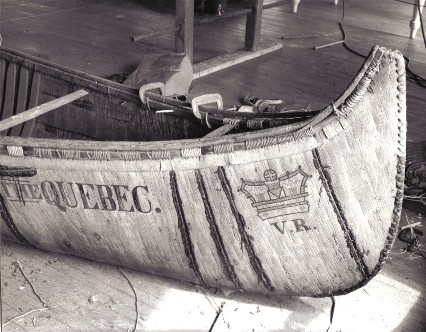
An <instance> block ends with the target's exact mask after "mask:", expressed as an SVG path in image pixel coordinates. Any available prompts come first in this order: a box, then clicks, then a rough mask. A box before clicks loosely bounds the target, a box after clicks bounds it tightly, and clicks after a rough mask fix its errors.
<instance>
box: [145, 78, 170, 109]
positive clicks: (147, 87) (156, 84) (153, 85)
mask: <svg viewBox="0 0 426 332" xmlns="http://www.w3.org/2000/svg"><path fill="white" fill-rule="evenodd" d="M155 89H160V91H161V95H163V96H164V95H165V94H164V83H162V82H154V83H149V84H145V85H142V86H141V88H140V89H139V98H140V99H141V101H142V103H143V104H144V105H146V98H145V92H146V91H149V90H155Z"/></svg>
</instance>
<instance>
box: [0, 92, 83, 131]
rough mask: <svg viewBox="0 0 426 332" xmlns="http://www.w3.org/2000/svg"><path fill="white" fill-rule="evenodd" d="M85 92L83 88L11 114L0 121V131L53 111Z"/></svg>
mask: <svg viewBox="0 0 426 332" xmlns="http://www.w3.org/2000/svg"><path fill="white" fill-rule="evenodd" d="M87 94H88V92H86V91H84V90H78V91H76V92H73V93H70V94H69V95H66V96H63V97H60V98H57V99H54V100H51V101H49V102H47V103H44V104H42V105H40V106H37V107H34V108H31V109H29V110H28V111H25V112H22V113H20V114H16V115H13V116H11V117H9V118H7V119H5V120H2V121H0V132H1V131H3V130H6V129H9V128H12V127H14V126H16V125H18V124H21V123H23V122H26V121H28V120H31V119H34V118H36V117H38V116H40V115H42V114H45V113H47V112H50V111H53V110H55V109H57V108H58V107H61V106H64V105H66V104H69V103H71V102H73V101H74V100H76V99H79V98H81V97H83V96H85V95H87Z"/></svg>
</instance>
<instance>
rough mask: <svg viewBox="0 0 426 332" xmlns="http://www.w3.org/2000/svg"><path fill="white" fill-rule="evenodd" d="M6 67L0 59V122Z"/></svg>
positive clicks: (4, 92) (4, 62)
mask: <svg viewBox="0 0 426 332" xmlns="http://www.w3.org/2000/svg"><path fill="white" fill-rule="evenodd" d="M6 67H7V62H6V61H5V60H4V59H0V75H1V76H0V120H1V119H2V113H3V112H2V110H3V102H4V95H5V94H6V91H5V87H6V84H5V82H6Z"/></svg>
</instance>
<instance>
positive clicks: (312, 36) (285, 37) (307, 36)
mask: <svg viewBox="0 0 426 332" xmlns="http://www.w3.org/2000/svg"><path fill="white" fill-rule="evenodd" d="M315 37H319V35H305V36H282V37H281V39H300V38H315Z"/></svg>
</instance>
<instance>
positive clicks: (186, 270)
mask: <svg viewBox="0 0 426 332" xmlns="http://www.w3.org/2000/svg"><path fill="white" fill-rule="evenodd" d="M378 54H379V55H380V57H378V56H377V55H378ZM377 58H378V59H377ZM401 66H402V67H401ZM379 69H380V70H379ZM404 73H405V72H404V67H403V59H402V57H401V56H400V55H399V54H398V53H396V52H392V51H386V50H384V49H376V51H375V52H373V54H372V55H371V56H370V59H369V61H368V63H367V65H366V66H365V67H364V72H363V73H362V75H361V76H360V80H359V82H358V83H357V84H356V87H355V89H354V90H353V92H352V93H351V94H350V95H349V96H348V97H346V98H345V100H344V101H343V102H342V103H341V104H340V105H337V111H336V112H335V113H336V114H333V115H331V116H330V117H328V118H327V119H326V120H325V121H324V122H322V123H321V125H320V126H319V127H318V126H317V127H315V126H314V127H310V128H308V130H307V131H305V132H304V134H303V135H297V137H296V136H294V135H292V136H289V135H288V134H285V135H282V136H280V134H279V133H280V131H279V130H280V129H279V128H277V129H272V130H271V134H270V135H269V136H268V135H266V136H265V135H264V136H263V137H262V136H259V137H258V136H256V135H260V134H256V133H251V134H247V135H246V136H244V137H243V138H240V136H232V135H231V136H230V137H231V140H230V141H228V143H226V144H225V143H223V142H222V141H221V142H219V143H218V141H217V140H215V139H212V140H208V141H205V142H202V141H199V142H195V143H194V142H190V143H188V144H195V146H193V145H190V146H188V147H186V148H183V147H181V148H180V149H177V150H178V152H176V151H177V150H174V151H172V152H170V151H169V152H165V150H163V151H162V152H161V151H137V149H136V151H134V150H135V149H134V150H133V151H118V150H99V151H96V150H88V149H87V148H86V149H85V148H84V146H82V148H81V149H80V150H77V149H73V148H71V145H70V144H71V143H69V142H63V143H61V142H58V146H57V147H56V148H51V147H50V148H46V147H43V144H44V143H43V142H42V141H40V142H38V141H35V142H33V143H32V145H31V144H30V143H26V144H23V145H22V146H18V144H16V143H19V140H18V141H17V140H13V139H10V138H9V139H8V138H4V139H3V140H2V142H3V145H4V149H3V152H4V155H3V156H2V164H4V165H7V167H9V169H10V168H11V167H27V168H28V169H26V171H27V172H30V171H31V170H32V171H33V173H31V172H30V173H27V174H20V175H19V174H18V175H19V176H15V177H11V176H3V177H2V178H1V182H2V186H1V189H0V190H1V196H2V202H1V208H2V219H3V223H5V224H7V225H3V227H2V229H3V230H5V231H3V236H6V237H9V238H12V239H15V240H16V239H18V240H20V241H21V242H25V243H27V244H29V245H33V246H35V247H37V248H42V249H45V250H49V251H54V252H64V253H71V254H74V255H78V256H82V257H86V258H90V259H94V260H97V261H103V262H108V263H112V264H117V265H120V266H126V267H130V268H135V269H139V270H143V271H147V272H151V273H155V274H160V275H164V276H169V277H173V278H178V279H182V280H186V281H190V282H194V283H198V284H201V285H206V286H210V287H219V288H223V289H233V290H237V291H246V292H257V293H273V294H288V295H301V296H324V295H331V294H344V293H347V292H349V291H351V290H353V289H356V288H358V287H360V286H362V285H363V284H365V283H366V282H368V281H369V280H370V279H371V278H372V277H373V276H374V275H375V274H377V272H378V271H379V270H380V269H381V267H382V265H383V263H384V260H385V259H386V256H387V252H388V251H389V249H390V247H391V246H392V243H393V239H394V235H395V233H396V231H397V227H398V221H399V217H400V211H401V203H402V190H403V179H404V156H405V94H404V92H405V76H404ZM371 80H374V87H375V88H374V87H373V89H374V92H369V91H364V95H363V96H361V97H359V94H360V93H361V92H359V91H361V90H360V89H361V88H362V89H364V90H365V89H366V88H367V87H366V86H364V85H365V84H367V83H368V85H370V84H371ZM365 82H367V83H365ZM357 89H358V90H357ZM357 91H358V92H359V93H358V92H357ZM357 93H358V95H357ZM268 133H269V132H268ZM262 135H263V134H262ZM232 139H233V141H232ZM239 140H240V141H239ZM37 144H38V146H37ZM73 144H77V143H73ZM197 144H198V145H200V147H197ZM241 146H242V148H241ZM6 152H7V153H6ZM177 153H179V156H178V157H175V156H174V155H175V154H177ZM21 171H22V170H21ZM35 173H36V174H35Z"/></svg>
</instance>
